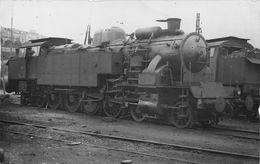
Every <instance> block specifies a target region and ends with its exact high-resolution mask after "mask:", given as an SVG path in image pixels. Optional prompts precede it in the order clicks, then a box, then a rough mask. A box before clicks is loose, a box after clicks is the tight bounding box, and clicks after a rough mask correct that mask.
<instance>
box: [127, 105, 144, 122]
mask: <svg viewBox="0 0 260 164" xmlns="http://www.w3.org/2000/svg"><path fill="white" fill-rule="evenodd" d="M130 113H131V116H132V118H133V119H134V120H135V121H137V122H142V121H144V120H145V115H144V113H143V112H142V111H141V110H140V107H139V106H137V107H132V108H131V110H130Z"/></svg>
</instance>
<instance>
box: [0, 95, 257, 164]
mask: <svg viewBox="0 0 260 164" xmlns="http://www.w3.org/2000/svg"><path fill="white" fill-rule="evenodd" d="M12 97H13V98H11V100H8V101H6V102H3V103H2V104H1V105H0V119H7V120H15V121H23V122H28V123H38V124H43V125H48V126H50V127H59V128H66V129H71V130H78V131H88V132H95V133H98V134H108V135H115V136H122V137H131V138H137V139H146V140H153V141H158V142H164V143H170V144H180V145H186V146H193V147H201V148H208V149H214V150H225V151H229V152H237V153H242V154H243V153H244V154H252V155H256V156H257V155H259V140H246V139H243V138H236V137H233V136H231V135H230V134H231V133H226V134H221V135H220V134H219V133H216V131H214V130H212V129H210V128H206V129H204V128H201V127H200V126H197V127H195V129H177V128H175V127H172V126H169V125H165V124H162V123H156V122H155V121H146V122H144V123H137V122H134V121H132V120H131V119H107V118H105V117H102V116H88V115H85V114H83V113H68V112H66V111H61V110H50V109H43V108H37V107H28V106H21V105H19V104H18V100H17V98H18V97H17V96H16V97H15V96H12ZM220 125H221V126H228V127H230V128H240V129H241V128H242V129H247V130H248V129H249V130H254V131H259V122H258V121H256V122H252V121H249V120H248V119H246V118H239V119H235V120H234V119H225V120H223V121H221V122H220ZM0 128H3V129H5V130H12V131H18V132H23V133H30V134H32V135H37V136H41V137H43V138H39V137H32V136H31V137H28V136H25V135H18V134H12V133H6V132H3V131H0V132H1V135H0V148H3V149H4V150H5V162H4V163H25V164H28V163H40V164H44V163H46V164H49V163H54V164H57V163H63V164H65V163H77V164H80V163H91V164H92V163H93V164H98V163H100V164H103V163H106V164H107V163H111V164H112V163H113V164H114V163H120V162H121V161H123V160H132V161H133V163H147V164H148V163H149V164H150V163H185V162H183V161H182V162H181V161H178V160H173V158H178V159H182V160H183V159H185V160H187V161H193V162H198V163H258V161H257V160H252V159H247V158H241V157H230V156H223V155H215V154H207V153H204V152H203V153H202V152H199V151H198V152H197V151H187V150H179V149H173V148H169V147H162V146H156V145H149V144H142V143H133V142H125V141H118V140H112V139H106V138H97V137H94V136H87V135H83V134H72V133H67V132H57V131H55V130H51V129H38V128H32V127H28V126H20V125H5V124H3V123H2V124H0ZM46 137H48V138H50V139H46ZM115 149H119V150H115ZM125 150H127V151H125ZM135 152H140V153H142V154H137V153H135ZM151 154H152V156H151Z"/></svg>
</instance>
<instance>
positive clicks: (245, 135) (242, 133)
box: [212, 126, 260, 141]
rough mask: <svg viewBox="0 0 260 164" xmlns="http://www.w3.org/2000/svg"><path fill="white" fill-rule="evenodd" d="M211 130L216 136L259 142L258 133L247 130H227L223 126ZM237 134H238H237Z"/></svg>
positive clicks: (227, 128)
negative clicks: (214, 131)
mask: <svg viewBox="0 0 260 164" xmlns="http://www.w3.org/2000/svg"><path fill="white" fill-rule="evenodd" d="M212 130H217V132H216V133H217V134H218V135H225V136H230V137H236V138H241V139H246V140H256V141H260V136H259V132H258V131H253V130H247V129H238V128H229V127H224V126H219V127H214V128H212ZM237 133H238V134H237Z"/></svg>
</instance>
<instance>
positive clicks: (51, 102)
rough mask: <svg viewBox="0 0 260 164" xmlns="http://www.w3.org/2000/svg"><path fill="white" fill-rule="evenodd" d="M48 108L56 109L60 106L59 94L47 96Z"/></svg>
mask: <svg viewBox="0 0 260 164" xmlns="http://www.w3.org/2000/svg"><path fill="white" fill-rule="evenodd" d="M48 106H49V107H50V108H51V109H57V108H58V107H59V106H60V94H58V93H50V94H49V96H48Z"/></svg>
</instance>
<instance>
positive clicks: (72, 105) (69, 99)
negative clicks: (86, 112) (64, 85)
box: [64, 93, 81, 113]
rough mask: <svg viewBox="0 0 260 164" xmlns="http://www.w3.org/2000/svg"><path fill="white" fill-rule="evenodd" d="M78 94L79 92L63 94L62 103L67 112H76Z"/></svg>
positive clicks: (78, 102) (78, 103) (78, 101)
mask: <svg viewBox="0 0 260 164" xmlns="http://www.w3.org/2000/svg"><path fill="white" fill-rule="evenodd" d="M80 99H81V97H80V95H79V94H76V93H75V94H73V93H71V94H67V95H65V100H64V105H65V107H66V109H67V110H68V111H69V112H72V113H73V112H76V111H77V110H78V109H79V107H80Z"/></svg>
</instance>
